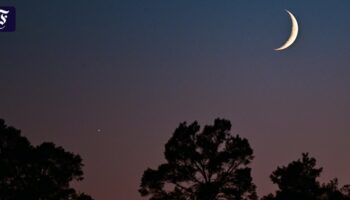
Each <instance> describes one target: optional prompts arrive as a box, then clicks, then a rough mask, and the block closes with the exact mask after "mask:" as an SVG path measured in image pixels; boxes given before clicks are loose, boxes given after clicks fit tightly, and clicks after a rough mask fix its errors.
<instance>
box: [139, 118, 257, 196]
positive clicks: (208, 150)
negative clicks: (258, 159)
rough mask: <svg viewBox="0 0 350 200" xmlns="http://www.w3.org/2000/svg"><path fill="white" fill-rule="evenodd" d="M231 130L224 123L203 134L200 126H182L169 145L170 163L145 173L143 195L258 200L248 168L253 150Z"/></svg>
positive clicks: (226, 121) (142, 185)
mask: <svg viewBox="0 0 350 200" xmlns="http://www.w3.org/2000/svg"><path fill="white" fill-rule="evenodd" d="M230 129H231V123H230V122H229V121H228V120H224V119H216V120H215V122H214V125H211V126H205V127H204V129H203V130H202V131H201V132H200V126H199V125H198V123H197V122H194V123H192V124H190V125H187V123H181V124H180V125H179V127H178V128H177V129H176V130H175V132H174V134H173V136H172V137H171V138H170V140H169V141H168V142H167V143H166V145H165V153H164V155H165V158H166V161H167V162H166V163H164V164H161V165H160V166H159V167H158V169H156V170H154V169H147V170H146V171H145V172H144V174H143V177H142V179H141V186H140V190H139V192H140V194H141V195H142V196H147V197H150V199H151V200H238V199H239V200H248V199H253V200H255V199H257V195H256V192H255V185H254V184H253V183H252V177H251V169H250V168H249V167H248V166H247V165H248V164H249V163H250V162H251V161H252V159H253V150H252V149H251V147H250V145H249V143H248V140H246V139H243V138H241V137H240V136H238V135H237V136H232V135H231V134H230Z"/></svg>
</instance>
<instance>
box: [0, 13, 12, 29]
mask: <svg viewBox="0 0 350 200" xmlns="http://www.w3.org/2000/svg"><path fill="white" fill-rule="evenodd" d="M9 12H10V11H7V10H2V9H0V29H4V28H5V24H6V20H7V14H9Z"/></svg>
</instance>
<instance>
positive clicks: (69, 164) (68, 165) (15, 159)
mask: <svg viewBox="0 0 350 200" xmlns="http://www.w3.org/2000/svg"><path fill="white" fill-rule="evenodd" d="M82 166H83V164H82V159H81V157H80V156H79V155H75V154H72V153H70V152H67V151H65V150H64V149H63V148H62V147H56V146H55V145H54V144H53V143H43V144H41V145H39V146H33V145H31V144H30V142H29V141H28V140H27V138H25V137H23V136H21V132H20V131H19V130H17V129H15V128H13V127H8V126H7V125H5V122H4V120H2V119H0V199H1V200H92V198H91V197H90V196H88V195H86V194H78V193H77V192H76V191H75V190H74V189H73V188H71V187H70V185H69V183H70V182H71V181H73V180H76V181H80V180H82V179H83V171H82Z"/></svg>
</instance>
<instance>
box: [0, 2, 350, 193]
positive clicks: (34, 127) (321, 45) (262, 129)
mask: <svg viewBox="0 0 350 200" xmlns="http://www.w3.org/2000/svg"><path fill="white" fill-rule="evenodd" d="M1 5H14V6H16V9H17V31H16V32H15V33H0V44H1V47H0V70H1V71H0V72H1V73H0V90H1V94H0V117H1V118H4V119H5V120H6V122H7V124H9V125H12V126H15V127H17V128H20V129H21V130H22V131H23V135H24V136H26V137H28V138H29V139H30V140H31V141H32V142H33V143H34V144H39V143H41V142H43V141H52V142H54V143H56V144H57V145H60V146H63V147H64V148H65V149H67V150H69V151H72V152H74V153H78V154H80V155H81V156H82V157H83V161H84V163H85V165H86V166H85V168H84V171H85V177H86V178H85V180H84V181H83V182H82V183H79V185H78V186H77V187H78V188H79V189H81V191H84V192H87V193H90V194H91V195H92V196H93V197H94V198H95V199H96V200H115V199H122V200H140V199H141V198H140V197H139V194H138V192H137V189H138V186H139V182H140V177H141V175H142V173H143V170H145V169H146V168H147V167H156V166H157V165H158V164H160V163H161V162H163V161H164V160H163V150H164V144H165V143H166V141H167V140H168V139H169V138H170V137H171V135H172V133H173V130H174V129H175V128H176V127H177V126H178V124H179V123H180V122H183V121H188V122H193V121H194V120H198V121H199V123H200V124H207V123H212V122H213V120H214V119H215V118H217V117H222V118H226V119H229V120H231V122H232V124H233V133H239V134H240V135H241V136H243V137H246V138H248V139H249V141H250V143H251V145H252V147H253V149H254V151H255V159H254V161H253V165H252V167H253V175H254V182H255V183H256V184H257V186H258V192H259V194H260V195H263V194H266V193H268V192H272V191H273V190H274V189H275V188H274V186H273V185H272V183H271V182H270V180H269V175H270V174H271V172H272V171H273V170H274V169H275V168H276V167H277V166H278V165H284V164H287V163H288V162H290V161H292V160H294V159H297V158H298V157H300V155H301V153H302V152H310V153H311V155H312V156H315V157H316V158H317V160H318V163H319V165H320V166H323V167H324V173H323V176H322V177H323V179H324V180H328V179H330V178H333V177H338V178H339V180H340V183H341V184H344V183H350V157H349V156H348V152H349V151H350V145H349V141H350V134H349V133H350V123H349V119H350V78H349V77H350V66H349V63H350V39H349V35H350V23H349V20H350V12H349V8H350V1H347V0H328V1H325V0H308V1H292V0H290V1H287V0H278V1H272V0H264V1H262V0H247V1H239V0H222V1H207V0H200V1H199V0H198V1H195V0H191V1H190V0H183V1H181V0H180V1H170V0H152V1H142V0H139V1H136V0H124V1H119V0H105V1H103V2H102V1H82V0H79V1H78V0H76V1H68V0H61V1H39V0H33V1H21V2H19V1H17V2H14V1H10V0H5V1H3V2H2V4H1ZM284 9H288V10H290V11H292V12H293V13H294V14H295V16H296V17H297V19H298V21H299V25H300V33H299V37H298V39H297V41H296V43H295V44H294V45H293V46H292V47H291V48H289V49H287V50H285V51H281V52H276V51H273V49H274V48H277V47H279V46H281V45H282V43H284V41H285V40H286V39H287V38H288V36H289V32H290V19H289V17H288V15H287V13H286V12H285V11H284ZM98 129H101V132H100V133H99V132H98V131H97V130H98Z"/></svg>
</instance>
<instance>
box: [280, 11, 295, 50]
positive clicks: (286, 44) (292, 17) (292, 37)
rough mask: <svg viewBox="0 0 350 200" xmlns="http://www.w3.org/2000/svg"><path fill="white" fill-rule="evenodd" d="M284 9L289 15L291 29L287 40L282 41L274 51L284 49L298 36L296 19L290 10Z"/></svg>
mask: <svg viewBox="0 0 350 200" xmlns="http://www.w3.org/2000/svg"><path fill="white" fill-rule="evenodd" d="M286 11H287V13H288V14H289V16H290V19H291V20H292V31H291V33H290V36H289V38H288V40H287V42H286V43H284V44H283V45H282V46H281V47H280V48H277V49H275V50H276V51H280V50H284V49H286V48H288V47H290V46H291V45H292V44H293V43H294V42H295V40H296V39H297V37H298V32H299V26H298V21H297V19H296V18H295V17H294V15H293V14H292V13H291V12H289V11H288V10H286Z"/></svg>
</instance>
